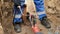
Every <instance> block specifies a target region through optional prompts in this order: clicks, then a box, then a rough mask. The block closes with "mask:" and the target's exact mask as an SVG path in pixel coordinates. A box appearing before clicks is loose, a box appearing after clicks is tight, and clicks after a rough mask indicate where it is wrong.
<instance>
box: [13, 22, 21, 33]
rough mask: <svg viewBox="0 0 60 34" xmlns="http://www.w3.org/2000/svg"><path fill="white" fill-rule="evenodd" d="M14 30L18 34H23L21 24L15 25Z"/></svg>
mask: <svg viewBox="0 0 60 34" xmlns="http://www.w3.org/2000/svg"><path fill="white" fill-rule="evenodd" d="M14 30H15V31H16V32H17V33H20V32H21V24H20V23H18V22H17V23H15V24H14Z"/></svg>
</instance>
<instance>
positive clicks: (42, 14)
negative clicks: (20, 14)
mask: <svg viewBox="0 0 60 34" xmlns="http://www.w3.org/2000/svg"><path fill="white" fill-rule="evenodd" d="M33 1H34V4H35V7H36V13H37V14H38V19H39V20H40V21H41V24H42V25H44V26H45V27H46V28H51V25H50V23H49V22H48V18H47V15H46V11H45V8H44V0H33Z"/></svg>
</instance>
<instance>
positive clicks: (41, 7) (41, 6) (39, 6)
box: [34, 0, 46, 20]
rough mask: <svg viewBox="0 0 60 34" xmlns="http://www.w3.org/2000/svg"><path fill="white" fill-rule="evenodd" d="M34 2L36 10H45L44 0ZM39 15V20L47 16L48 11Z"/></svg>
mask: <svg viewBox="0 0 60 34" xmlns="http://www.w3.org/2000/svg"><path fill="white" fill-rule="evenodd" d="M34 4H35V7H36V12H44V11H45V8H44V0H34ZM38 16H39V20H42V18H43V17H45V16H46V13H45V14H40V15H38Z"/></svg>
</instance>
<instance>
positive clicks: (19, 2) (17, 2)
mask: <svg viewBox="0 0 60 34" xmlns="http://www.w3.org/2000/svg"><path fill="white" fill-rule="evenodd" d="M13 1H14V5H15V6H18V5H20V6H22V5H23V4H24V3H25V0H13Z"/></svg>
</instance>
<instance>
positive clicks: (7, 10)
mask: <svg viewBox="0 0 60 34" xmlns="http://www.w3.org/2000/svg"><path fill="white" fill-rule="evenodd" d="M26 2H29V3H32V1H29V0H27V1H26ZM57 2H58V4H57ZM27 4H28V3H27ZM27 6H28V7H27V11H33V10H35V8H33V4H29V5H27ZM29 8H30V9H29ZM12 9H13V3H12V2H10V3H9V2H5V3H4V4H3V5H0V34H34V33H33V31H32V29H31V26H30V25H24V24H22V25H21V26H22V32H21V33H16V32H15V31H14V29H13V28H14V27H13V24H12V23H13V11H12ZM32 9H33V10H32ZM45 9H46V13H47V16H48V18H49V20H50V21H49V22H50V24H51V26H52V27H51V29H50V30H51V32H52V33H53V34H55V33H54V32H55V31H59V32H60V2H59V0H45ZM37 23H38V26H39V28H40V29H42V31H41V32H42V33H43V34H48V32H49V31H48V30H49V29H47V28H45V27H44V26H43V25H41V24H40V21H39V20H37ZM27 24H29V23H28V22H27ZM57 27H58V28H59V30H57ZM59 34H60V33H59Z"/></svg>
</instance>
